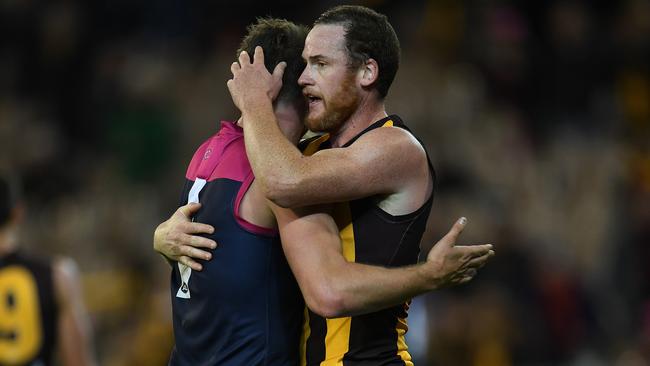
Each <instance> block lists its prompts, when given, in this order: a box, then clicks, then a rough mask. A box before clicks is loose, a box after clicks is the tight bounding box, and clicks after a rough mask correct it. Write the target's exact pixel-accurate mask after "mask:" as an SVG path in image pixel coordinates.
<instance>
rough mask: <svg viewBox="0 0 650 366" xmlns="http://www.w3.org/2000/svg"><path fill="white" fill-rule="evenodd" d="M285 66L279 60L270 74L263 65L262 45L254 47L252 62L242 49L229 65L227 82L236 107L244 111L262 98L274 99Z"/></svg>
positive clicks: (279, 86) (279, 87) (278, 90)
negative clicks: (235, 59) (230, 76)
mask: <svg viewBox="0 0 650 366" xmlns="http://www.w3.org/2000/svg"><path fill="white" fill-rule="evenodd" d="M286 66H287V64H286V62H280V63H279V64H278V65H277V66H276V67H275V69H274V70H273V74H271V73H269V71H268V70H267V69H266V66H264V51H263V50H262V47H260V46H257V47H255V54H254V56H253V62H251V59H250V56H249V55H248V53H247V52H246V51H242V53H241V54H240V55H239V62H233V64H232V65H231V66H230V71H231V72H232V79H230V80H228V82H227V85H228V90H229V91H230V95H231V96H232V100H233V102H234V103H235V105H236V106H237V108H239V110H240V111H242V112H244V111H245V110H246V109H247V108H253V107H254V106H255V103H259V102H260V101H263V100H264V98H267V100H268V99H270V100H274V99H275V98H276V97H277V96H278V93H279V92H280V89H281V88H282V75H283V74H284V69H285V68H286Z"/></svg>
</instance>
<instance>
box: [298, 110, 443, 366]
mask: <svg viewBox="0 0 650 366" xmlns="http://www.w3.org/2000/svg"><path fill="white" fill-rule="evenodd" d="M380 127H398V128H403V129H406V130H408V128H407V127H406V126H405V125H404V123H403V122H402V120H401V119H400V118H399V117H398V116H395V115H393V116H389V117H387V118H383V119H381V120H379V121H377V122H375V123H373V124H372V125H371V126H369V127H368V128H367V129H365V130H364V131H362V132H361V133H360V134H359V135H357V136H356V137H354V138H353V139H352V140H350V141H349V142H348V143H347V144H345V145H344V146H343V147H347V146H350V145H351V144H352V143H354V142H355V141H356V140H357V139H358V138H359V137H360V136H361V135H363V134H364V133H367V132H368V131H371V130H373V129H375V128H380ZM328 139H329V135H327V134H326V135H322V136H319V137H314V138H312V139H311V140H308V141H304V142H303V143H301V148H302V149H303V153H304V154H305V155H311V154H314V153H315V152H316V151H318V150H321V149H325V148H330V147H331V146H330V145H329V142H328ZM395 158H396V159H399V158H400V157H399V156H396V157H395ZM427 159H428V156H427ZM429 167H430V171H431V174H432V176H433V177H432V178H433V179H434V187H435V172H434V170H433V166H432V165H431V162H430V161H429ZM377 200H378V198H377V197H366V198H362V199H357V200H353V201H350V202H344V203H337V204H334V213H333V216H334V220H335V221H336V223H337V226H338V227H339V230H340V237H341V242H342V246H343V248H342V249H343V255H344V257H345V259H346V260H347V261H349V262H357V263H364V264H371V265H377V266H383V267H400V266H406V265H412V264H415V263H417V262H418V256H419V253H420V240H421V239H422V235H423V233H424V230H425V227H426V223H427V219H428V217H429V213H430V211H431V206H432V203H433V193H432V194H431V197H430V198H429V199H428V200H427V201H426V202H425V203H424V204H423V205H422V207H420V208H419V209H417V210H416V211H415V212H412V213H410V214H407V215H400V216H394V215H391V214H389V213H387V212H385V211H384V210H382V209H381V208H380V207H378V206H377ZM304 310H305V319H304V324H303V334H302V338H301V363H300V365H301V366H304V365H308V366H316V365H322V366H380V365H381V366H388V365H390V366H392V365H413V363H412V361H411V356H410V354H409V353H408V347H407V346H406V343H405V341H404V335H405V334H406V331H407V329H408V327H407V322H406V317H407V310H408V303H404V304H401V305H399V306H394V307H391V308H388V309H385V310H381V311H377V312H374V313H369V314H365V315H359V316H353V317H344V318H335V319H325V318H323V317H321V316H319V315H317V314H315V313H313V312H311V311H310V310H309V309H308V308H306V307H305V309H304Z"/></svg>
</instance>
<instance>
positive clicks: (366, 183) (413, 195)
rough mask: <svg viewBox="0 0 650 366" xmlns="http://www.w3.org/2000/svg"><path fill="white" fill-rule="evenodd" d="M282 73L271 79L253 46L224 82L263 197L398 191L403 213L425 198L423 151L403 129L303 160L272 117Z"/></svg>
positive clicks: (340, 197) (328, 198)
mask: <svg viewBox="0 0 650 366" xmlns="http://www.w3.org/2000/svg"><path fill="white" fill-rule="evenodd" d="M282 69H283V67H281V66H279V67H277V68H276V70H275V71H274V73H273V74H270V73H269V72H268V71H267V70H266V68H265V67H264V55H263V51H262V50H261V48H257V49H256V51H255V56H254V62H253V63H251V62H250V58H249V56H248V55H247V54H246V53H242V55H240V59H239V63H234V64H233V65H232V67H231V70H232V72H233V79H231V80H229V81H228V88H229V90H230V93H231V95H232V97H233V101H234V102H235V104H236V105H237V107H238V108H239V109H240V110H241V112H242V118H243V121H244V129H245V131H246V133H245V134H244V137H245V139H246V152H247V155H248V157H249V160H250V162H251V166H252V168H253V171H254V172H255V173H256V177H257V179H259V181H260V184H261V186H262V188H263V190H264V192H265V193H266V195H267V197H269V199H271V200H272V201H274V202H275V203H276V204H278V205H280V206H283V207H297V206H305V205H311V204H319V203H330V202H340V201H346V200H352V199H356V198H361V197H367V196H371V195H376V194H384V195H395V194H397V195H399V194H400V193H401V194H402V195H405V196H406V197H398V199H400V201H401V202H400V205H399V206H400V208H401V209H402V210H406V211H408V209H410V208H412V209H413V210H414V209H417V207H419V206H420V205H421V204H422V203H423V202H424V201H425V200H426V197H425V198H424V199H422V196H428V195H429V194H430V192H431V186H432V181H431V178H430V173H429V168H428V164H427V160H426V154H425V152H424V149H423V148H422V147H421V146H420V144H419V143H418V142H417V140H416V139H415V138H414V137H413V136H412V135H410V134H409V133H408V132H407V131H404V130H402V129H398V128H381V129H376V130H373V131H371V132H369V133H367V134H364V135H363V136H362V137H361V138H360V139H359V140H358V141H356V142H355V143H354V144H352V145H351V146H350V147H347V148H342V149H328V150H323V151H319V152H317V153H316V154H314V155H312V156H303V155H302V153H301V152H300V151H299V150H298V149H297V148H296V147H295V146H294V145H292V144H291V143H290V142H289V141H288V140H287V139H286V138H285V137H284V135H283V134H282V132H281V131H280V129H279V128H278V127H277V121H276V118H275V115H274V114H273V105H272V98H273V96H274V90H276V89H277V85H278V83H281V72H282ZM404 202H406V205H405V204H404ZM394 213H396V214H399V213H398V212H394ZM400 213H405V212H400Z"/></svg>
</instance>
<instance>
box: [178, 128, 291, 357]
mask: <svg viewBox="0 0 650 366" xmlns="http://www.w3.org/2000/svg"><path fill="white" fill-rule="evenodd" d="M213 138H218V139H220V140H219V143H218V144H217V147H216V148H212V151H211V152H209V153H208V149H210V147H209V141H208V142H206V143H204V144H203V145H202V146H201V147H200V148H199V149H198V150H197V152H196V154H195V156H194V158H193V160H192V162H191V163H190V167H189V168H188V172H187V175H186V183H185V187H184V189H183V196H182V197H183V202H181V204H185V203H186V202H187V197H188V193H189V192H190V189H191V187H192V186H193V184H194V182H195V180H196V179H197V175H198V173H199V171H200V170H201V169H200V165H201V164H200V163H201V161H202V160H203V157H204V156H207V157H208V158H209V159H215V158H216V159H218V164H217V165H216V168H215V169H214V171H212V172H211V173H210V175H209V177H207V179H206V180H207V183H206V184H205V186H204V187H203V189H202V190H201V192H200V194H199V201H200V202H201V204H202V207H201V209H200V210H199V212H198V213H197V214H196V216H195V217H194V219H195V221H199V222H203V223H207V224H210V225H212V226H214V227H215V233H214V234H212V235H210V236H209V237H210V238H211V239H213V240H215V241H216V242H217V243H218V247H217V249H215V251H214V253H213V258H212V259H211V260H210V261H207V262H202V264H203V270H202V271H200V272H191V275H190V277H189V279H188V280H187V281H186V285H187V286H188V287H187V295H189V296H187V297H188V298H183V297H178V296H177V294H183V292H182V290H181V292H179V289H181V287H182V286H183V285H182V281H181V280H182V276H181V273H180V269H179V266H177V265H176V266H174V269H173V272H172V278H171V291H172V293H171V295H172V306H173V322H174V335H175V339H176V346H175V349H174V352H173V354H172V357H171V360H170V364H171V365H233V366H235V365H251V366H254V365H269V366H276V365H277V366H292V365H295V364H296V363H297V346H298V339H299V327H300V321H301V319H302V306H303V305H302V297H301V295H300V291H299V289H298V286H297V284H296V282H295V279H294V278H293V275H292V273H291V271H290V269H289V267H288V265H287V263H286V259H285V258H284V254H283V252H282V247H281V245H280V242H279V237H278V235H277V232H276V231H275V230H272V229H268V228H264V227H260V226H258V225H256V224H255V223H252V222H250V221H247V220H245V219H243V217H242V214H241V209H242V206H246V205H251V204H252V205H254V204H255V203H256V202H260V199H259V197H253V196H249V194H250V193H251V191H250V187H251V184H252V183H253V175H252V171H251V169H250V165H249V164H248V160H247V159H246V155H245V149H244V139H243V135H242V131H241V129H240V128H239V127H237V126H235V125H234V124H232V123H223V125H222V129H221V130H220V131H219V133H218V134H217V135H216V137H213ZM210 154H212V156H210ZM247 192H248V193H247ZM253 193H254V192H253ZM245 197H246V198H245ZM246 200H249V202H248V203H246V204H243V203H242V202H244V201H246ZM247 217H249V218H250V216H247ZM256 223H257V224H260V223H264V220H261V222H256ZM181 296H185V295H181Z"/></svg>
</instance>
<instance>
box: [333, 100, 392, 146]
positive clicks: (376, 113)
mask: <svg viewBox="0 0 650 366" xmlns="http://www.w3.org/2000/svg"><path fill="white" fill-rule="evenodd" d="M387 116H388V114H386V107H385V105H384V101H383V100H379V99H377V98H374V97H367V98H365V99H363V100H361V103H359V107H358V108H357V109H356V110H355V111H354V113H352V115H351V116H350V118H348V119H347V120H346V121H345V122H343V124H342V125H341V127H340V128H339V129H338V130H337V131H335V132H332V133H331V134H330V142H331V143H332V147H341V146H343V145H345V144H346V143H347V142H348V141H350V140H351V139H352V138H354V137H355V136H356V135H358V134H360V133H361V132H362V131H363V130H365V129H366V128H368V126H370V125H371V124H373V123H375V122H377V121H379V120H380V119H382V118H384V117H387Z"/></svg>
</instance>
